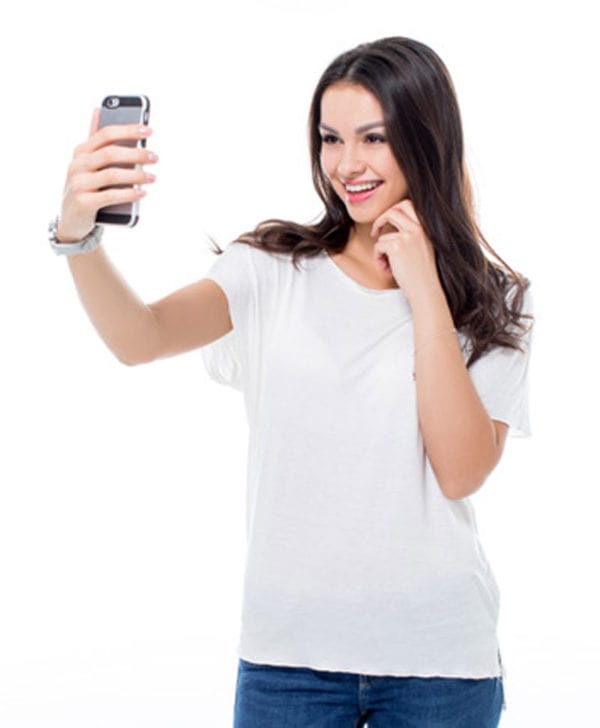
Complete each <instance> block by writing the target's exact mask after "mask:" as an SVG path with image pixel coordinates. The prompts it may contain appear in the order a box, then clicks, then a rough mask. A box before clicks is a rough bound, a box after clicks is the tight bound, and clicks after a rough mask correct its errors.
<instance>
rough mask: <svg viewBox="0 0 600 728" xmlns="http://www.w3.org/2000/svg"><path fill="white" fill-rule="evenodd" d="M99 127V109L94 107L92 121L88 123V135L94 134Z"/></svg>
mask: <svg viewBox="0 0 600 728" xmlns="http://www.w3.org/2000/svg"><path fill="white" fill-rule="evenodd" d="M99 127H100V109H94V113H93V114H92V123H91V124H90V136H92V134H95V133H96V132H97V131H98V129H99Z"/></svg>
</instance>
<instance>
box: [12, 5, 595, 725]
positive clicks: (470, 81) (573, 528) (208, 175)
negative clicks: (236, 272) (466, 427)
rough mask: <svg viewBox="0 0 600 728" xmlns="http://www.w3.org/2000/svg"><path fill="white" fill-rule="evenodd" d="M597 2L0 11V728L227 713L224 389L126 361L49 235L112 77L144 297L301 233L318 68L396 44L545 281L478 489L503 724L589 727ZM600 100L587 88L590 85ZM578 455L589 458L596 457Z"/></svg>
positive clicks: (190, 721) (129, 245)
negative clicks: (405, 48)
mask: <svg viewBox="0 0 600 728" xmlns="http://www.w3.org/2000/svg"><path fill="white" fill-rule="evenodd" d="M591 6H592V3H586V2H577V1H574V0H572V1H571V2H570V3H568V4H562V3H561V4H558V3H556V4H555V3H552V2H529V3H527V2H523V1H521V2H506V1H505V2H502V3H497V4H492V3H481V2H464V1H463V2H460V1H459V0H454V2H452V3H447V2H433V1H432V0H429V1H428V0H420V2H410V3H408V2H401V1H400V0H394V1H393V2H391V1H389V2H388V1H384V2H370V3H366V2H364V1H363V2H358V1H357V0H352V1H350V2H341V1H333V2H323V0H321V1H319V0H304V1H303V2H301V1H300V0H296V1H295V2H288V3H285V2H276V1H275V0H270V1H269V2H267V1H266V0H246V1H245V2H244V0H239V1H235V2H234V1H230V2H226V1H223V2H220V3H218V4H215V5H214V6H210V7H207V6H203V5H201V4H193V3H189V4H188V3H184V2H181V1H180V0H170V2H168V3H164V2H161V3H158V2H156V3H153V2H146V3H141V2H131V1H130V0H120V1H119V2H115V1H114V0H105V1H104V2H101V3H95V4H88V3H81V2H66V1H65V0H55V1H54V2H52V3H46V4H41V3H39V4H37V3H34V2H29V3H27V2H24V3H22V4H20V5H19V6H18V8H17V7H13V8H11V9H10V12H9V11H8V10H2V11H1V12H2V17H0V21H1V22H0V60H1V66H0V67H1V68H2V69H3V73H2V107H1V108H2V113H1V115H0V118H1V125H2V128H1V136H0V140H1V144H2V172H3V174H2V175H1V178H0V185H1V189H0V204H1V210H2V251H3V254H2V258H1V259H0V260H1V261H2V263H1V264H0V277H1V278H0V283H1V285H0V296H1V300H0V304H1V315H2V327H1V332H2V344H3V346H2V350H3V354H2V360H1V361H2V379H1V387H2V391H1V393H0V394H1V410H0V411H1V413H2V445H3V447H2V457H1V459H0V469H1V470H0V725H1V726H2V728H25V727H27V728H42V727H43V728H54V727H57V728H58V726H60V728H71V727H73V728H74V727H75V726H77V727H78V728H79V727H80V726H82V725H85V726H90V727H92V726H93V727H94V728H95V727H96V726H98V727H99V726H102V727H104V726H106V727H110V728H125V726H127V727H131V726H135V727H138V726H139V727H141V726H144V727H145V726H148V727H152V728H159V727H160V728H162V727H163V726H164V727H165V728H167V727H168V728H188V727H191V726H200V725H211V726H216V727H218V728H221V727H223V728H227V727H228V726H230V725H231V719H232V712H233V699H234V692H235V677H236V671H237V658H236V654H235V648H236V643H237V637H238V629H239V610H240V607H241V586H242V576H243V559H244V555H245V520H244V518H245V513H244V507H245V456H246V436H247V425H246V420H245V414H244V410H243V402H242V397H241V395H240V394H239V393H238V392H236V391H234V390H232V389H229V388H227V387H221V386H219V385H217V384H215V383H213V382H212V381H211V380H209V378H208V375H207V374H206V372H205V370H204V368H203V363H202V358H201V352H200V351H199V350H198V351H194V352H192V353H189V354H187V355H185V356H179V357H173V358H171V359H168V360H163V361H159V362H156V363H153V364H151V365H144V366H139V367H131V368H128V367H126V366H124V365H122V364H120V363H119V362H118V361H117V360H116V359H115V357H114V356H113V355H112V354H111V353H110V351H109V350H108V349H107V348H106V347H105V345H104V344H103V342H102V341H101V339H100V338H99V337H98V335H97V334H96V332H95V330H94V329H93V327H92V326H91V324H90V322H89V320H88V319H87V316H86V314H85V311H84V310H83V308H82V307H81V305H80V303H79V300H78V298H77V294H76V291H75V287H74V284H73V282H72V279H71V277H70V273H69V269H68V266H67V263H66V260H65V258H59V257H57V256H55V255H54V254H53V253H52V252H51V250H50V248H49V246H48V243H47V241H46V226H47V221H48V219H49V218H50V217H51V216H52V215H53V214H55V213H56V212H57V209H58V205H59V202H60V197H61V193H62V186H63V182H64V177H65V172H66V168H67V165H68V163H69V160H70V158H71V154H72V150H73V148H74V147H75V145H76V144H78V143H80V142H81V141H83V140H84V139H85V138H86V137H87V133H88V127H89V122H90V118H91V114H92V111H93V108H94V107H95V106H97V105H98V104H99V102H100V100H101V99H102V97H103V96H104V95H105V94H107V93H144V94H147V95H148V96H149V97H150V99H151V102H152V111H151V126H152V127H153V129H154V134H153V135H152V137H151V140H150V142H149V148H150V149H154V150H155V151H156V152H157V153H158V154H159V155H160V161H159V163H158V165H155V166H154V167H153V168H152V171H154V172H155V173H156V174H157V177H158V179H157V182H156V183H155V184H154V185H151V186H149V187H148V195H147V197H146V198H145V199H144V200H143V201H142V203H141V220H140V223H139V224H138V226H137V227H136V228H134V229H131V230H120V229H114V228H109V229H108V230H107V234H105V248H106V250H107V251H108V253H109V255H110V257H111V259H112V260H113V261H114V263H115V264H116V266H117V267H118V268H119V270H120V271H121V272H122V273H123V275H124V276H125V278H126V279H127V281H128V282H129V284H130V285H131V286H132V287H133V288H134V289H135V290H136V291H137V293H139V295H140V296H141V297H142V298H143V299H144V300H145V301H147V302H151V301H154V300H157V299H158V298H160V297H162V296H164V295H166V294H167V293H169V292H170V291H172V290H175V289H177V288H180V287H182V286H184V285H187V284H188V283H190V282H192V281H194V280H197V279H199V278H201V277H202V276H203V274H204V273H205V271H206V270H207V269H208V267H209V265H210V264H211V263H212V261H213V259H214V258H213V255H212V253H210V251H209V248H208V244H207V242H206V238H205V236H204V232H208V233H210V234H211V235H214V236H216V238H217V239H218V240H219V241H220V243H221V244H222V245H226V244H227V243H228V242H229V241H230V240H231V239H233V238H234V237H235V236H236V235H238V234H240V233H241V232H243V231H246V230H249V229H251V228H253V227H254V226H255V225H256V224H257V223H258V222H259V221H260V220H263V219H265V218H267V217H283V218H288V219H295V220H298V221H302V222H307V221H308V220H310V219H312V218H314V217H315V216H316V215H318V214H319V212H320V210H321V207H320V203H319V200H318V198H317V196H316V193H315V192H314V191H313V189H312V185H311V180H310V170H309V164H308V151H307V135H306V118H307V113H308V106H309V102H310V97H311V94H312V91H313V88H314V85H315V84H316V82H317V79H318V77H319V75H320V74H321V72H322V71H323V69H324V68H325V66H326V65H327V64H328V63H329V62H330V61H331V60H332V59H333V57H334V56H335V55H337V54H338V53H340V52H341V51H343V50H346V49H347V48H350V47H352V46H354V45H356V44H357V43H359V42H363V41H367V40H374V39H376V38H379V37H383V36H387V35H407V36H411V37H414V38H416V39H418V40H421V41H423V42H425V43H427V44H428V45H430V46H431V47H432V48H434V50H436V52H437V53H438V54H439V55H440V56H441V57H442V59H443V60H444V62H445V63H446V65H447V66H448V68H449V70H450V73H451V75H452V77H453V79H454V82H455V86H456V89H457V93H458V96H459V103H460V105H461V111H462V116H463V124H464V131H465V138H466V144H467V152H468V161H469V166H470V169H471V172H472V175H473V182H474V185H475V191H476V196H477V201H478V209H479V221H480V225H481V227H482V230H483V232H484V234H485V235H486V237H487V238H488V240H489V241H490V243H491V244H492V246H493V247H494V248H495V249H496V250H497V251H498V252H499V254H500V255H501V256H502V257H503V258H504V259H505V260H506V261H507V262H509V263H510V264H511V266H512V267H514V268H516V269H517V270H520V271H522V272H524V273H525V274H526V275H528V276H529V277H530V278H531V279H532V281H533V286H534V289H533V290H534V297H535V304H536V314H537V324H536V333H535V336H534V347H533V353H532V361H531V368H530V377H531V384H530V388H531V394H530V401H531V420H532V429H533V437H532V438H531V439H525V440H519V439H516V438H513V439H509V441H508V443H507V446H506V450H505V454H504V457H503V460H502V462H501V463H500V465H499V466H498V468H497V469H496V471H494V473H493V474H492V476H491V477H490V478H489V480H488V481H487V483H486V484H485V485H484V487H483V488H482V490H481V491H479V492H478V493H476V494H475V495H474V496H473V503H474V506H475V508H476V511H477V514H478V522H479V531H480V537H481V540H482V543H483V545H484V548H485V550H486V553H487V555H488V558H489V560H490V562H491V563H492V566H493V569H494V572H495V574H496V577H497V580H498V582H499V585H500V589H501V592H502V608H501V616H500V625H499V636H500V641H501V647H502V652H503V658H504V662H505V667H506V670H507V679H506V683H505V686H506V693H507V702H508V710H507V712H506V713H504V715H503V718H502V723H501V725H502V727H503V728H531V726H542V725H543V726H545V727H546V728H550V727H551V726H556V727H558V726H560V727H561V728H564V726H567V725H568V726H578V728H587V727H588V726H589V727H591V726H597V725H598V717H597V702H596V698H595V694H596V690H595V689H596V687H597V682H598V677H599V673H600V669H599V663H600V637H599V634H598V629H597V621H596V619H597V614H598V613H599V612H600V604H599V600H598V597H597V594H596V590H595V582H596V581H597V572H598V569H597V564H596V554H597V553H598V547H599V543H598V528H597V513H598V506H599V505H600V496H599V486H600V479H599V478H598V472H597V440H598V427H597V425H596V420H597V411H598V404H599V397H598V376H597V368H598V365H597V357H596V356H595V353H596V352H597V338H598V325H597V314H598V304H597V292H598V283H597V269H598V264H599V263H600V257H599V255H598V245H599V244H600V238H599V235H598V224H597V219H596V215H595V214H594V215H593V214H592V213H593V212H595V211H597V209H598V205H597V201H596V198H597V196H598V191H599V186H598V180H597V170H598V162H599V161H600V160H599V155H598V144H597V136H598V106H597V102H596V101H595V98H597V87H598V84H597V77H596V73H595V72H597V70H598V67H599V63H598V60H599V59H598V55H597V51H594V50H593V48H594V46H596V47H597V39H596V34H595V30H594V26H593V23H592V22H591V21H592V17H591ZM593 97H594V98H593ZM594 449H595V450H596V452H594Z"/></svg>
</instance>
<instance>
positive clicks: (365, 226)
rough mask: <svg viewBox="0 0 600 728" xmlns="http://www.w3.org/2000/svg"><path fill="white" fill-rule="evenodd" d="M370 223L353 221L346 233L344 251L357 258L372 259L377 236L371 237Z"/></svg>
mask: <svg viewBox="0 0 600 728" xmlns="http://www.w3.org/2000/svg"><path fill="white" fill-rule="evenodd" d="M371 226H372V223H370V222H368V223H355V224H354V225H353V226H352V228H351V230H350V234H349V235H348V242H347V243H346V248H345V250H344V252H345V253H347V254H348V255H351V256H352V257H353V258H357V259H358V260H365V259H367V260H372V258H373V247H374V245H375V242H376V240H377V238H373V237H371Z"/></svg>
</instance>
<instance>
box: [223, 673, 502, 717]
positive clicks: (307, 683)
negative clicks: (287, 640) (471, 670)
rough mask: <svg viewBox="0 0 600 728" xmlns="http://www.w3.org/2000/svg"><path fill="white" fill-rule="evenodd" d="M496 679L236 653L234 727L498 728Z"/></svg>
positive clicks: (499, 683) (499, 701)
mask: <svg viewBox="0 0 600 728" xmlns="http://www.w3.org/2000/svg"><path fill="white" fill-rule="evenodd" d="M503 698H504V687H503V683H502V678H501V677H491V678H483V679H478V680H475V679H465V678H444V677H426V678H423V677H391V676H390V677H387V676H376V675H357V674H354V673H350V672H329V671H321V670H313V669H311V668H308V667H277V666H273V665H259V664H256V663H253V662H247V661H246V660H242V659H240V661H239V667H238V677H237V685H236V694H235V707H234V728H361V727H362V726H365V727H368V728H496V727H497V726H498V724H499V722H500V714H501V712H502V705H503Z"/></svg>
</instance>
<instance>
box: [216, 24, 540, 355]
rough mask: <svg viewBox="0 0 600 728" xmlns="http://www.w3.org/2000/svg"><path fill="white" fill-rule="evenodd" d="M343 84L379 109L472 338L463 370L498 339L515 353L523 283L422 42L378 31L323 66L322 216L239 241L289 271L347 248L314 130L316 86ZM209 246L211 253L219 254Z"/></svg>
mask: <svg viewBox="0 0 600 728" xmlns="http://www.w3.org/2000/svg"><path fill="white" fill-rule="evenodd" d="M340 81H344V82H350V83H354V84H357V85H360V86H362V87H363V88H365V89H367V90H368V91H370V92H371V93H372V94H373V95H374V96H375V97H376V98H377V100H378V101H379V103H380V104H381V106H382V108H383V111H384V122H385V127H386V137H387V139H388V141H389V143H390V146H391V149H392V152H393V154H394V156H395V158H396V160H397V162H398V164H399V166H400V168H401V169H402V172H403V174H404V176H405V178H406V181H407V183H408V190H409V194H408V196H409V197H410V199H411V201H412V203H413V206H414V208H415V212H416V213H417V216H418V218H419V221H420V222H421V224H422V227H423V230H424V232H425V234H426V235H427V237H428V239H429V240H430V241H431V243H432V245H433V248H434V251H435V256H436V266H437V271H438V275H439V278H440V281H441V284H442V287H443V289H444V292H445V294H446V299H447V301H448V306H449V308H450V311H451V314H452V318H453V321H454V325H455V326H456V328H457V329H458V330H459V331H461V332H462V333H463V334H465V335H466V337H467V338H468V339H469V341H470V343H471V351H470V355H469V359H468V362H467V367H470V366H471V365H472V364H474V363H475V361H477V359H479V357H481V356H482V355H483V354H484V353H485V352H486V351H487V350H488V349H491V348H493V347H495V346H504V347H509V348H512V349H518V350H520V351H522V349H521V346H520V334H518V333H517V332H516V331H515V330H514V328H513V326H514V325H516V326H518V327H519V328H520V329H521V332H522V333H523V332H525V331H527V330H528V329H527V328H526V327H525V326H524V324H523V323H521V322H520V320H519V319H521V318H530V319H533V316H531V315H528V314H522V313H520V312H521V309H522V306H523V298H524V294H525V291H526V289H527V288H528V287H529V285H530V281H529V279H528V278H526V277H525V276H523V275H522V274H520V273H516V272H515V271H514V270H513V269H512V268H510V266H508V264H507V263H505V262H504V261H503V260H502V258H500V256H499V255H498V254H497V253H496V252H495V251H494V250H493V248H492V247H491V246H490V245H489V243H488V242H487V240H486V239H485V238H484V236H483V234H482V233H481V230H480V229H479V227H478V225H477V222H476V219H475V211H474V207H473V195H472V189H471V184H470V180H469V177H468V173H467V169H466V164H465V156H464V146H463V132H462V123H461V117H460V111H459V107H458V102H457V98H456V92H455V89H454V85H453V82H452V79H451V77H450V74H449V72H448V70H447V68H446V66H445V65H444V63H443V62H442V60H441V59H440V58H439V56H438V55H437V54H436V53H435V52H434V51H433V50H432V49H431V48H429V47H428V46H427V45H425V44H423V43H420V42H419V41H416V40H413V39H411V38H404V37H390V38H382V39H380V40H376V41H373V42H371V43H363V44H361V45H358V46H357V47H356V48H353V49H351V50H349V51H346V52H344V53H342V54H341V55H339V56H338V57H337V58H335V59H334V60H333V61H332V62H331V63H330V65H329V66H328V67H327V68H326V69H325V71H324V73H323V75H322V76H321V78H320V80H319V82H318V84H317V87H316V89H315V91H314V94H313V98H312V103H311V107H310V113H309V119H308V133H309V143H310V154H311V168H312V178H313V183H314V186H315V189H316V191H317V194H318V195H319V197H320V198H321V200H322V201H323V203H324V205H325V211H324V213H323V215H322V217H321V219H320V220H318V221H317V222H315V223H312V224H307V225H302V224H299V223H295V222H291V221H288V220H280V219H273V218H272V219H268V220H264V221H263V222H261V223H259V225H258V226H257V227H256V228H255V229H254V230H252V231H249V232H247V233H244V234H242V235H240V236H239V237H238V238H236V240H237V241H239V242H242V243H247V244H248V245H251V246H254V247H257V248H261V249H263V250H266V251H270V252H274V253H289V254H291V258H292V263H293V265H294V266H295V267H296V268H297V267H298V265H297V261H298V259H300V258H302V257H314V256H316V255H318V254H319V253H321V252H322V251H327V252H328V253H339V252H341V251H343V250H344V248H345V246H346V244H347V242H348V238H349V234H350V231H351V229H352V227H353V224H354V223H353V220H352V218H351V217H350V216H349V214H348V212H347V210H346V206H345V204H344V203H343V201H342V200H341V199H340V198H339V196H338V195H337V193H336V192H335V190H334V189H333V187H332V185H331V183H330V182H329V180H328V178H327V177H326V176H325V174H324V172H323V170H322V168H321V162H320V155H321V144H322V140H321V135H320V133H319V128H318V127H319V123H320V116H321V98H322V96H323V93H324V92H325V90H326V89H327V88H328V87H329V86H330V85H331V84H334V83H336V82H340ZM216 247H217V250H216V251H215V252H217V253H222V252H223V251H222V250H221V249H220V248H219V247H218V246H216ZM484 249H485V250H487V251H488V252H489V253H490V254H491V255H492V256H494V258H495V259H496V261H497V262H496V261H494V260H492V259H489V258H488V257H487V256H486V255H485V254H484ZM513 289H514V292H513Z"/></svg>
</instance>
